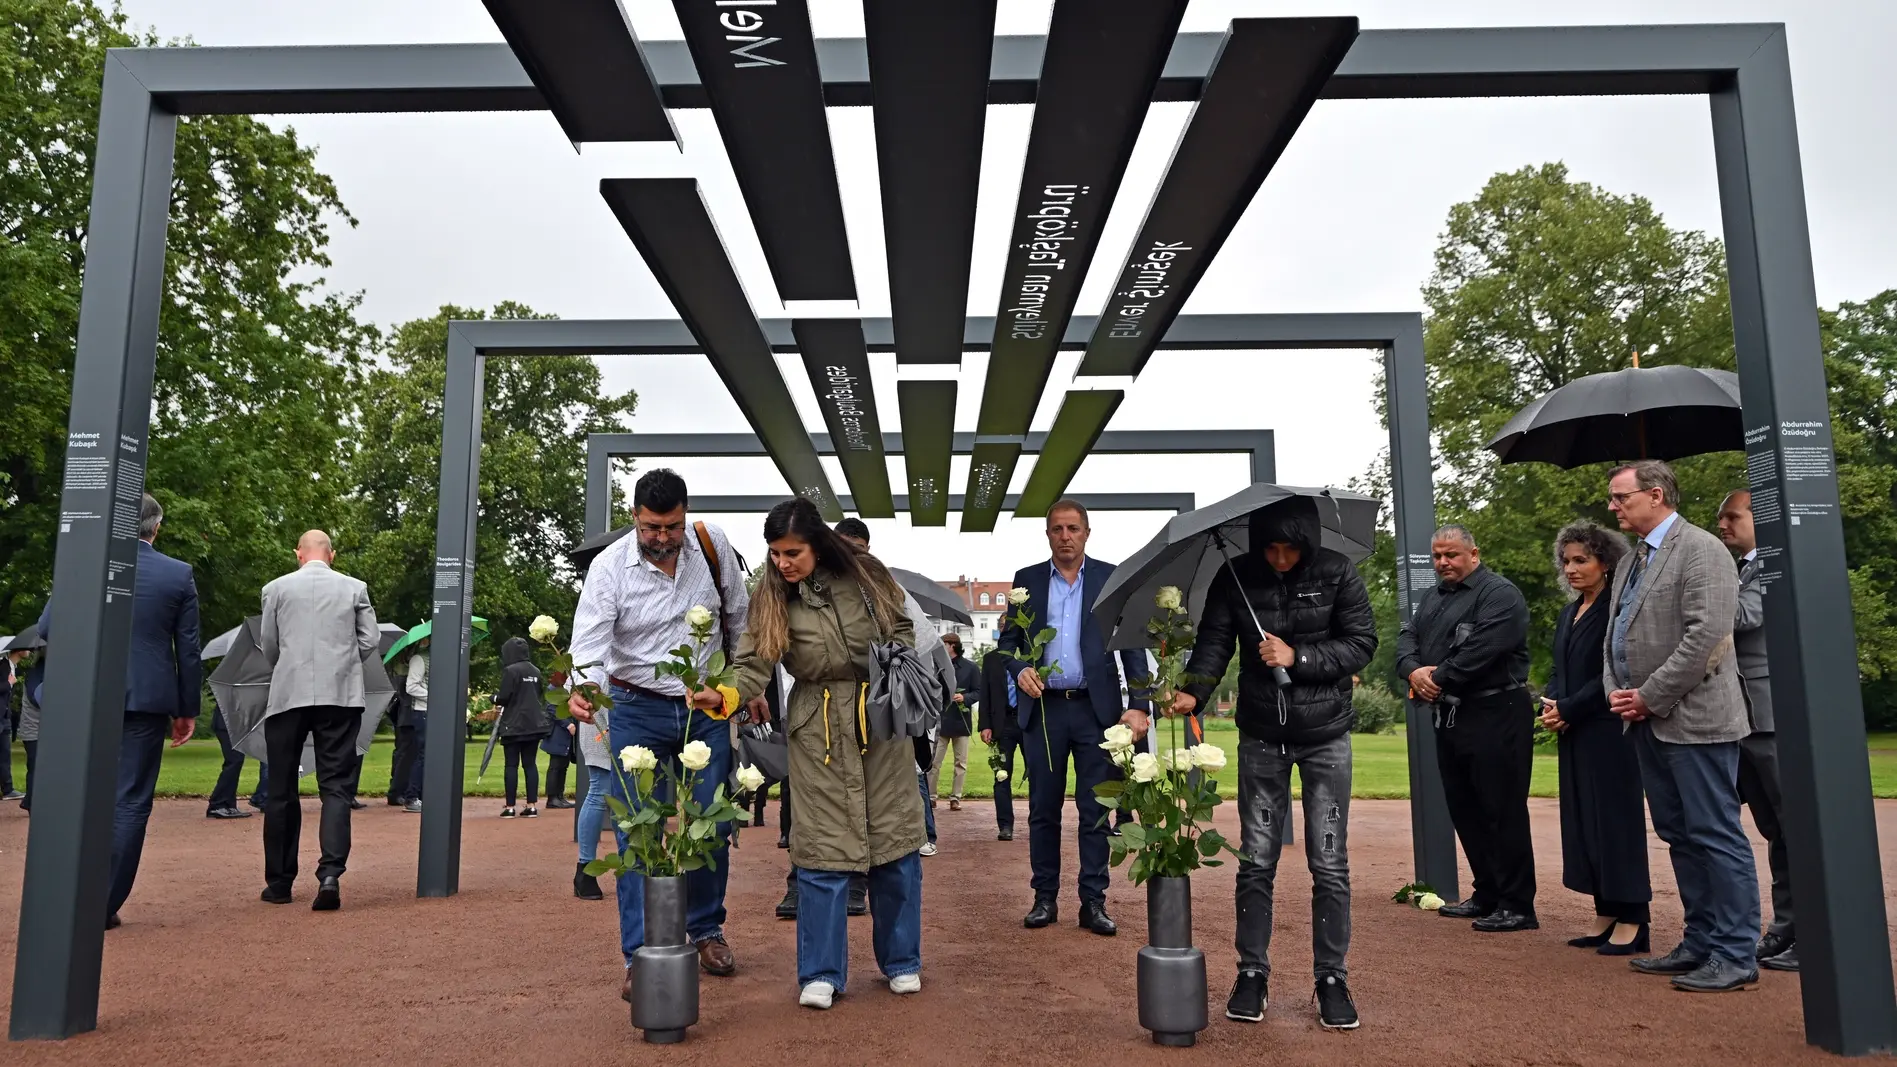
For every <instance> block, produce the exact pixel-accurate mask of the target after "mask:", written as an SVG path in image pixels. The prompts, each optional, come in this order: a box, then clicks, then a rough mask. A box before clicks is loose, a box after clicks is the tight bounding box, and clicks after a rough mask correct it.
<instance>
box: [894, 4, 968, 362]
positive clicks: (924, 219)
mask: <svg viewBox="0 0 1897 1067" xmlns="http://www.w3.org/2000/svg"><path fill="white" fill-rule="evenodd" d="M863 21H864V27H865V32H866V34H867V38H866V40H867V45H866V48H867V53H868V56H869V66H870V71H871V80H872V82H873V84H874V85H875V86H876V91H875V97H876V103H875V119H876V169H877V172H878V175H879V176H880V178H881V185H882V195H883V242H884V244H886V245H887V246H888V249H889V304H890V314H891V317H892V318H893V319H894V320H895V324H896V325H895V329H896V361H897V362H898V363H946V364H960V363H961V361H962V320H963V318H964V317H965V316H966V315H967V313H968V271H969V259H970V256H971V254H972V252H973V250H974V243H975V201H976V193H977V190H978V188H979V186H980V183H981V149H982V135H983V131H984V130H985V128H986V123H987V118H988V71H989V66H990V63H991V56H992V53H993V51H994V36H995V0H962V2H960V3H955V4H918V3H916V2H915V0H865V2H864V4H863Z"/></svg>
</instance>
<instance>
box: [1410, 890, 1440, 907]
mask: <svg viewBox="0 0 1897 1067" xmlns="http://www.w3.org/2000/svg"><path fill="white" fill-rule="evenodd" d="M1416 906H1417V907H1419V908H1421V909H1423V910H1424V911H1440V910H1442V906H1443V898H1441V897H1439V896H1437V895H1436V894H1434V893H1424V894H1423V895H1422V896H1420V897H1418V898H1416Z"/></svg>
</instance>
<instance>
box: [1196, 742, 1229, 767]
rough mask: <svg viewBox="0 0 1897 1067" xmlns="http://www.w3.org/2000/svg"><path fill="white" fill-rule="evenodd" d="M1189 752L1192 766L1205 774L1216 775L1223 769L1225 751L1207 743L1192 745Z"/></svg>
mask: <svg viewBox="0 0 1897 1067" xmlns="http://www.w3.org/2000/svg"><path fill="white" fill-rule="evenodd" d="M1191 751H1192V763H1193V766H1195V767H1197V768H1199V769H1200V770H1202V771H1205V772H1206V773H1207V774H1217V773H1219V772H1220V771H1222V770H1224V769H1225V750H1224V749H1222V748H1220V747H1219V746H1217V745H1214V744H1211V743H1210V742H1207V743H1206V744H1203V745H1193V746H1192V750H1191Z"/></svg>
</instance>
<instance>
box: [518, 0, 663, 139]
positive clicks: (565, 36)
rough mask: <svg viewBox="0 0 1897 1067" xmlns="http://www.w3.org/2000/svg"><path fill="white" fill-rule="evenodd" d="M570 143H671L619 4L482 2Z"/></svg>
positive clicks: (594, 0) (592, 0)
mask: <svg viewBox="0 0 1897 1067" xmlns="http://www.w3.org/2000/svg"><path fill="white" fill-rule="evenodd" d="M482 2H483V3H485V4H486V5H487V12H488V14H489V15H491V16H492V17H493V19H494V24H495V25H496V26H498V27H500V31H501V36H502V37H505V38H507V44H508V46H509V47H510V48H512V49H513V52H514V56H515V58H516V59H518V60H519V61H520V65H521V67H522V68H523V69H524V70H525V71H526V72H527V76H528V77H529V78H531V79H532V80H533V83H534V85H535V86H536V87H537V88H539V90H540V95H541V97H542V99H544V100H545V101H546V104H547V106H548V107H549V108H550V109H551V110H552V111H553V117H554V119H555V120H557V121H558V122H559V123H560V128H561V129H562V130H565V131H566V136H567V140H569V141H572V142H573V143H574V144H575V145H578V144H582V143H585V142H589V141H672V142H674V143H677V141H678V131H677V129H675V128H674V127H673V125H672V116H671V115H669V114H668V113H667V112H666V110H665V104H664V102H663V101H661V100H660V99H659V86H658V83H657V82H656V81H654V80H653V79H652V71H651V69H650V68H648V67H647V66H646V60H645V53H644V52H643V51H642V50H641V49H640V48H639V35H638V34H637V33H635V32H633V28H632V21H631V20H630V19H628V18H626V13H625V11H623V10H621V9H620V6H619V2H618V0H562V2H561V3H547V2H545V0H482Z"/></svg>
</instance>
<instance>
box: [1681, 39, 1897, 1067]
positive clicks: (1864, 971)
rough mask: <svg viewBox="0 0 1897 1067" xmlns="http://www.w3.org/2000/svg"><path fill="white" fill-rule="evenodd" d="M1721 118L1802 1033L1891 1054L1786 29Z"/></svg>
mask: <svg viewBox="0 0 1897 1067" xmlns="http://www.w3.org/2000/svg"><path fill="white" fill-rule="evenodd" d="M1712 120H1713V155H1714V160H1715V162H1716V164H1717V167H1718V173H1719V202H1720V208H1721V211H1722V213H1723V216H1724V222H1725V238H1726V262H1727V265H1728V270H1729V273H1730V275H1731V278H1732V325H1733V344H1734V349H1735V351H1736V353H1737V355H1738V361H1739V386H1740V392H1741V395H1742V397H1743V399H1744V403H1745V426H1746V434H1745V444H1746V471H1747V474H1748V480H1747V482H1748V485H1747V487H1749V488H1750V489H1751V491H1752V519H1753V523H1754V526H1755V527H1756V529H1757V531H1758V537H1759V559H1760V561H1761V563H1762V565H1763V566H1764V568H1765V583H1766V589H1767V592H1768V595H1767V597H1766V599H1765V604H1766V610H1765V629H1766V641H1767V645H1768V651H1769V654H1770V657H1771V666H1772V672H1771V687H1772V704H1773V709H1774V712H1775V718H1776V725H1777V728H1778V731H1777V744H1778V756H1779V760H1778V766H1779V772H1780V775H1781V778H1782V780H1781V783H1780V784H1781V785H1782V787H1783V788H1782V793H1783V795H1784V798H1785V812H1784V818H1783V819H1782V820H1781V831H1782V832H1783V833H1784V835H1785V843H1786V845H1787V848H1788V851H1789V853H1790V860H1791V883H1792V885H1791V888H1792V892H1793V896H1794V898H1795V900H1796V903H1797V910H1798V958H1799V971H1800V981H1799V989H1800V994H1801V996H1802V998H1803V1005H1804V1009H1805V1040H1807V1041H1809V1042H1811V1043H1812V1044H1815V1045H1822V1046H1824V1047H1825V1048H1827V1049H1830V1050H1831V1051H1832V1052H1837V1053H1842V1054H1845V1055H1852V1056H1861V1055H1865V1054H1867V1053H1872V1052H1889V1051H1891V1050H1892V1049H1893V1048H1897V999H1894V998H1893V983H1892V980H1891V958H1890V943H1889V938H1888V936H1887V930H1888V926H1887V925H1886V923H1887V918H1888V915H1887V909H1886V906H1885V901H1884V878H1883V871H1882V869H1881V868H1882V865H1881V864H1880V862H1879V858H1878V835H1877V813H1876V810H1875V808H1874V807H1873V805H1872V801H1871V776H1870V766H1869V760H1868V757H1867V756H1866V754H1865V733H1864V710H1863V703H1862V693H1861V692H1860V689H1859V679H1858V655H1857V640H1856V635H1855V634H1854V632H1853V630H1852V625H1851V615H1850V613H1849V612H1848V611H1842V610H1840V608H1841V607H1842V606H1844V605H1848V604H1850V603H1851V583H1850V575H1849V574H1847V573H1846V571H1845V568H1844V565H1843V561H1844V559H1845V551H1844V517H1843V514H1842V513H1841V511H1840V509H1839V500H1838V479H1837V467H1836V455H1835V451H1834V448H1833V443H1832V429H1831V411H1830V406H1829V401H1828V394H1827V391H1826V386H1825V365H1824V349H1823V345H1822V343H1821V340H1820V337H1819V332H1818V313H1817V307H1818V294H1817V289H1816V285H1815V283H1814V281H1813V278H1812V265H1811V229H1810V223H1809V221H1808V220H1807V218H1806V215H1805V180H1804V175H1803V173H1802V165H1801V163H1800V161H1799V150H1798V122H1797V118H1796V115H1795V113H1794V110H1793V103H1792V78H1791V62H1790V59H1789V57H1788V53H1787V49H1786V43H1785V37H1784V35H1783V34H1782V33H1781V34H1776V35H1774V36H1773V37H1772V38H1771V40H1769V41H1767V42H1766V43H1765V44H1764V45H1763V46H1762V47H1761V48H1759V50H1758V51H1757V52H1756V53H1755V54H1754V55H1753V56H1752V57H1751V58H1750V59H1749V60H1748V62H1747V63H1746V65H1745V66H1744V67H1742V68H1740V70H1739V73H1738V76H1737V77H1736V78H1735V79H1734V81H1733V83H1732V85H1731V86H1730V87H1728V88H1726V89H1725V90H1723V91H1721V92H1719V93H1716V94H1714V96H1713V98H1712ZM1735 488H1737V487H1735ZM1781 918H1782V916H1781Z"/></svg>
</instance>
